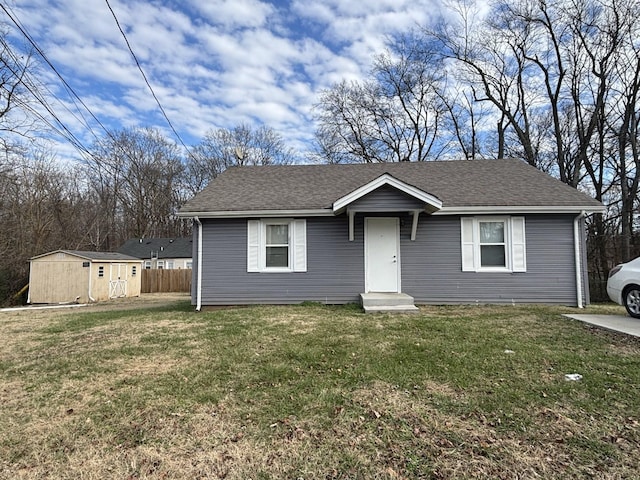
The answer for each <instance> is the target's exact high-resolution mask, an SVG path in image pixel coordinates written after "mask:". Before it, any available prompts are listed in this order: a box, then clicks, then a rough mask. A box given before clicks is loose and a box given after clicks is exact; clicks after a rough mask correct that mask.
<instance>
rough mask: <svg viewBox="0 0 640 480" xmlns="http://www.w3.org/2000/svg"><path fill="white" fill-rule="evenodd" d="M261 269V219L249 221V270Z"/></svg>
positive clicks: (256, 270) (257, 270)
mask: <svg viewBox="0 0 640 480" xmlns="http://www.w3.org/2000/svg"><path fill="white" fill-rule="evenodd" d="M259 271H260V220H249V221H248V222H247V272H259Z"/></svg>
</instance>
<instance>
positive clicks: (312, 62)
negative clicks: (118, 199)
mask: <svg viewBox="0 0 640 480" xmlns="http://www.w3.org/2000/svg"><path fill="white" fill-rule="evenodd" d="M109 4H110V5H111V7H112V8H113V10H114V12H115V13H116V16H117V18H118V20H119V22H120V24H121V26H122V28H123V30H124V31H125V33H126V36H127V38H128V40H129V42H130V44H131V47H132V48H133V51H134V52H135V54H136V55H137V57H138V59H139V61H140V63H141V66H142V68H143V70H144V72H145V74H146V75H147V78H148V79H149V82H150V83H151V85H152V87H153V89H154V91H155V93H156V95H157V97H158V98H159V100H160V103H161V104H162V106H163V107H164V109H165V110H166V113H167V115H168V117H169V119H170V120H171V122H172V124H173V125H174V126H175V128H176V129H177V130H178V132H179V134H180V136H181V137H182V139H183V140H184V141H185V143H186V144H187V145H192V144H195V143H197V142H198V141H199V140H200V139H201V138H202V136H203V135H204V133H205V132H206V131H208V130H210V129H215V128H232V127H233V126H235V125H237V124H239V123H243V122H244V123H248V124H250V125H253V126H256V127H257V126H260V125H267V126H269V127H272V128H274V129H275V130H276V131H277V132H279V133H280V134H282V135H283V137H284V138H285V140H286V141H287V143H288V144H289V145H290V146H292V147H294V148H296V149H298V150H303V149H304V148H305V147H306V146H307V145H309V143H310V141H311V140H312V137H313V131H314V128H315V127H314V125H313V119H312V116H313V112H312V107H313V104H314V103H316V102H317V100H318V93H319V92H320V90H322V89H323V88H327V87H330V86H331V85H332V84H333V83H335V82H339V81H340V80H342V79H347V80H358V79H362V78H363V77H364V76H365V75H366V72H367V70H368V69H369V66H370V63H371V60H372V57H373V55H375V54H376V53H380V52H382V51H383V49H384V47H385V42H386V40H387V38H388V36H389V35H394V34H397V33H400V32H405V31H407V30H409V29H412V28H415V27H416V26H418V25H422V26H425V25H428V24H429V23H430V22H432V21H433V19H435V17H436V16H437V15H438V14H439V2H438V0H417V1H416V0H366V1H365V0H291V1H284V0H282V1H280V0H279V1H261V0H183V1H178V0H175V1H173V0H158V1H137V0H109ZM8 6H9V8H10V9H11V11H12V12H13V13H14V14H15V16H16V17H17V18H18V19H19V21H20V22H21V23H22V25H23V26H24V28H25V29H26V31H27V32H28V33H29V34H30V35H31V36H32V37H33V38H34V39H35V41H36V42H37V43H38V45H39V47H40V48H41V49H42V50H43V51H44V52H45V54H46V55H47V57H48V58H49V60H50V61H51V62H52V63H53V64H54V66H55V67H56V68H57V69H58V71H59V72H60V73H61V74H62V76H63V77H64V79H65V80H66V81H67V82H68V83H69V84H70V85H71V87H72V88H73V89H74V90H75V91H76V92H77V93H78V95H79V96H80V97H81V98H82V100H83V101H84V102H85V103H86V104H87V105H88V106H89V108H90V109H91V111H92V112H93V113H94V114H95V115H96V116H97V117H98V118H99V119H100V121H101V122H102V123H103V124H104V125H105V126H107V127H108V128H113V129H119V128H126V127H133V126H151V127H158V128H160V129H162V130H163V131H165V133H166V135H167V136H169V137H172V138H173V134H172V132H171V131H170V130H169V127H168V125H167V124H166V122H165V120H164V118H163V117H162V115H161V113H160V111H159V109H158V106H157V104H156V103H155V100H154V99H153V97H152V95H151V93H150V92H149V90H148V87H147V86H146V84H145V83H144V80H143V78H142V76H141V74H140V72H139V71H138V69H137V67H136V65H135V63H134V61H133V59H132V57H131V55H130V53H129V51H128V50H127V47H126V44H125V41H124V39H123V37H122V35H121V34H120V32H119V30H118V28H117V25H116V23H115V21H114V19H113V16H112V15H111V13H110V11H109V8H108V5H107V2H106V1H105V0H65V1H52V0H20V1H16V2H13V3H9V5H8ZM12 35H14V36H13V37H12V38H13V39H14V41H15V42H19V41H22V40H21V39H20V37H19V35H17V34H12ZM38 78H39V80H40V81H41V82H42V83H44V84H46V85H47V86H48V88H49V89H50V90H51V92H52V93H53V94H54V95H53V96H55V97H56V98H57V100H53V99H51V105H52V107H53V108H54V110H55V111H56V112H57V113H58V115H59V116H60V118H61V119H62V120H63V121H64V122H65V124H66V125H67V127H69V128H70V129H71V130H72V131H73V132H74V133H75V134H76V136H77V137H78V138H80V139H81V140H82V142H83V143H84V144H85V145H87V146H89V145H91V143H92V142H93V141H94V140H95V136H94V135H93V134H92V133H91V131H90V130H89V129H87V128H86V127H85V126H83V122H82V121H80V120H79V118H78V114H75V115H74V114H72V112H76V111H77V109H76V107H74V105H73V104H72V102H71V98H70V97H69V96H68V95H67V94H66V93H65V92H64V89H63V87H62V85H61V83H60V81H59V80H58V79H57V78H56V77H55V74H54V73H53V71H52V70H51V69H49V68H47V67H46V66H42V67H41V68H40V70H39V73H38ZM67 108H68V110H67ZM86 115H87V114H86V113H85V116H86ZM92 126H93V131H94V132H95V133H97V134H98V135H99V134H100V133H101V130H100V128H99V127H96V126H95V125H94V124H93V123H92ZM58 149H59V150H60V151H61V152H62V155H67V154H68V155H73V150H72V149H71V148H70V147H69V146H59V147H58Z"/></svg>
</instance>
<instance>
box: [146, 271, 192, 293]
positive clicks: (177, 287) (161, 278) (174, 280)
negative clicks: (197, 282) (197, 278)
mask: <svg viewBox="0 0 640 480" xmlns="http://www.w3.org/2000/svg"><path fill="white" fill-rule="evenodd" d="M190 291H191V269H190V268H185V269H180V270H157V269H153V270H142V288H141V292H142V293H161V292H190Z"/></svg>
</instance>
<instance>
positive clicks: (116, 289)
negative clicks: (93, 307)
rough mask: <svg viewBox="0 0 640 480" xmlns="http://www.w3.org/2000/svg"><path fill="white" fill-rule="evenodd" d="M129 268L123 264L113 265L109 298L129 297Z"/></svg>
mask: <svg viewBox="0 0 640 480" xmlns="http://www.w3.org/2000/svg"><path fill="white" fill-rule="evenodd" d="M127 267H128V265H126V264H123V263H112V264H111V272H110V276H109V277H110V278H109V298H120V297H126V296H127V273H128V272H127Z"/></svg>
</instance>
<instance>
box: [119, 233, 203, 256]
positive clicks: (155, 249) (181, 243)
mask: <svg viewBox="0 0 640 480" xmlns="http://www.w3.org/2000/svg"><path fill="white" fill-rule="evenodd" d="M192 250H193V239H191V238H181V237H177V238H130V239H129V240H127V241H126V242H124V243H123V244H122V245H121V246H120V248H118V252H120V253H125V254H127V255H131V256H132V257H136V258H141V259H147V258H151V257H152V256H153V255H155V256H157V258H191V255H192V253H193V252H192Z"/></svg>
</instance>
